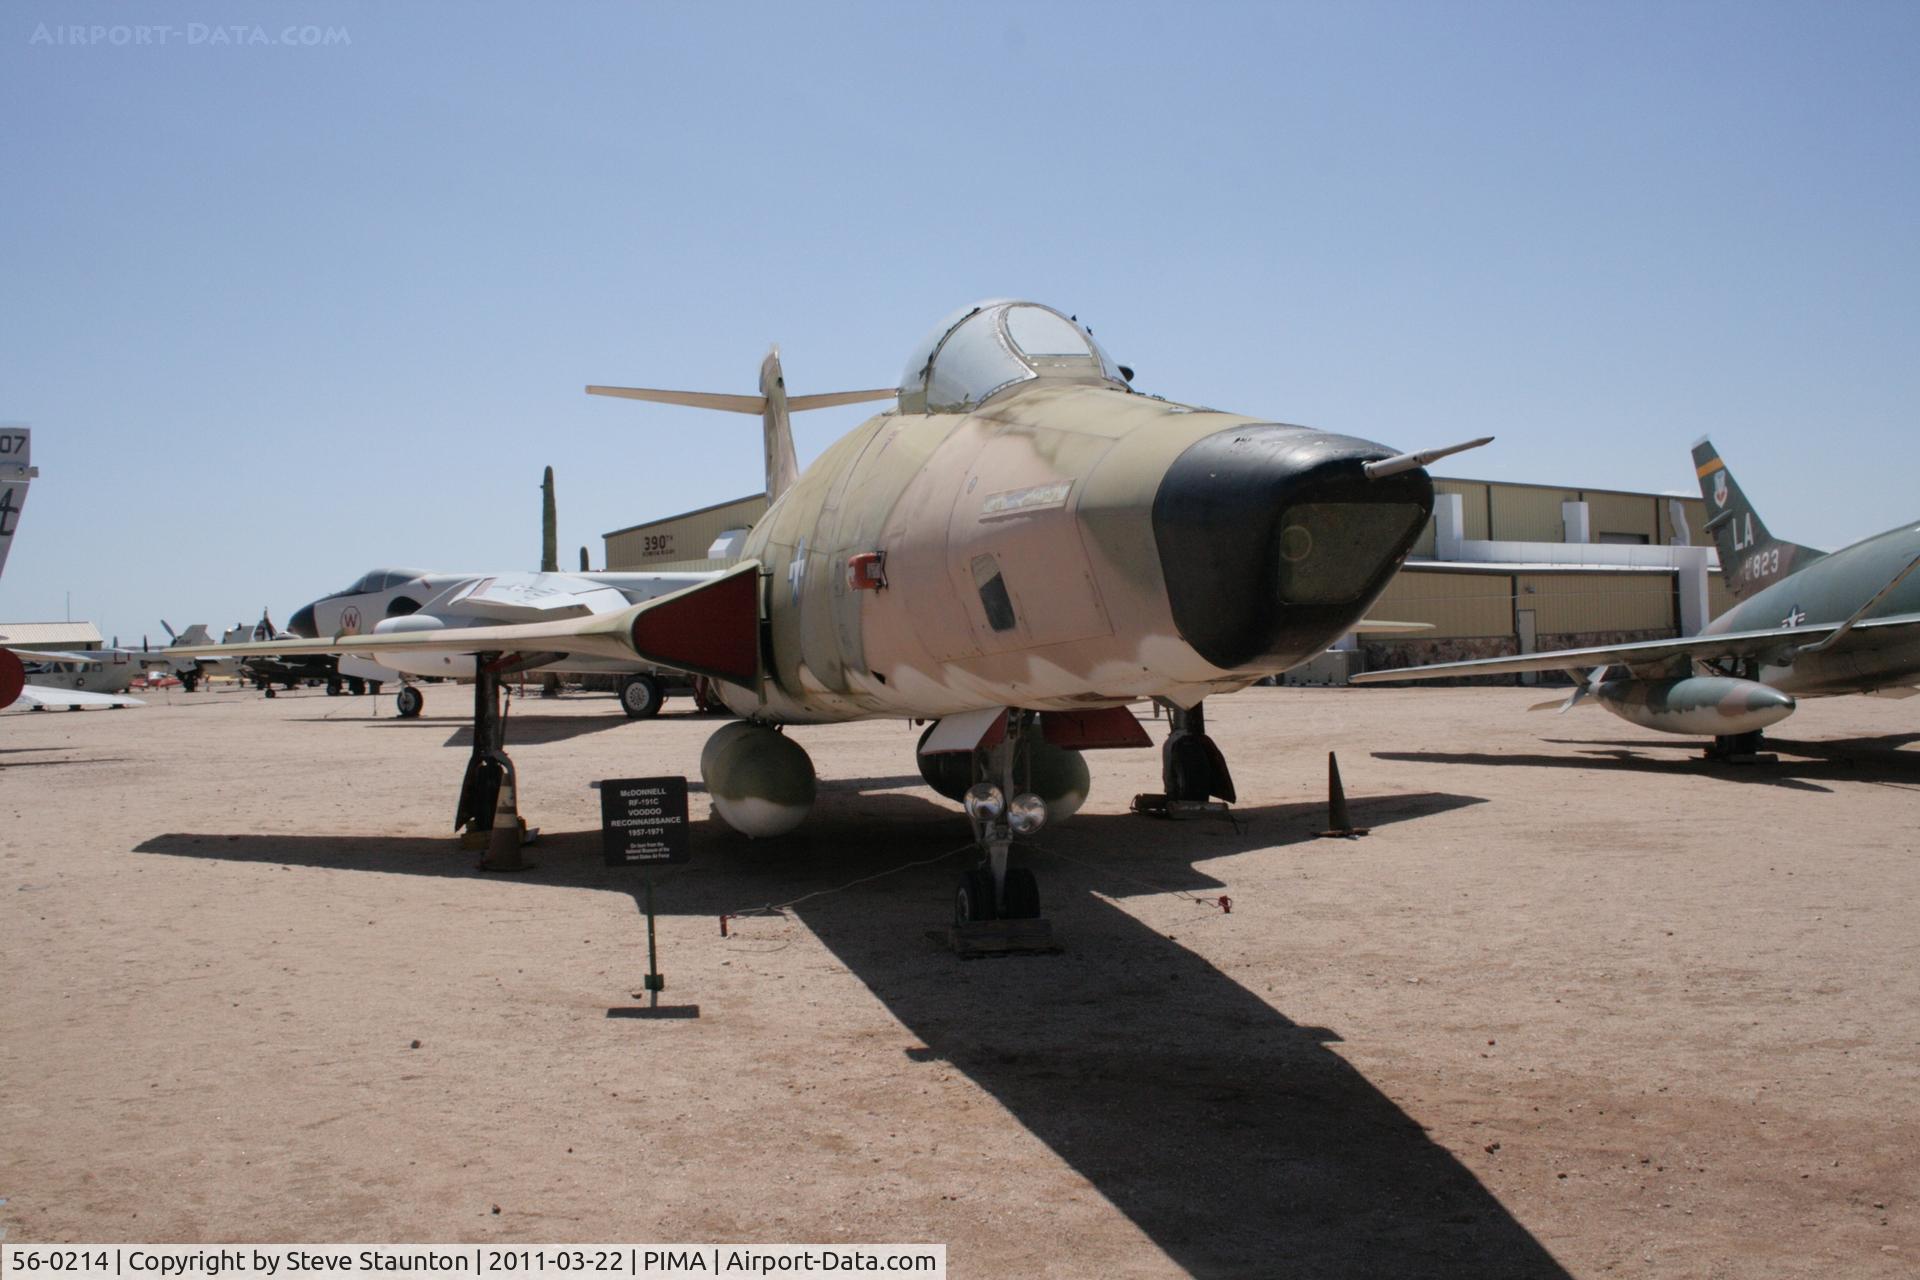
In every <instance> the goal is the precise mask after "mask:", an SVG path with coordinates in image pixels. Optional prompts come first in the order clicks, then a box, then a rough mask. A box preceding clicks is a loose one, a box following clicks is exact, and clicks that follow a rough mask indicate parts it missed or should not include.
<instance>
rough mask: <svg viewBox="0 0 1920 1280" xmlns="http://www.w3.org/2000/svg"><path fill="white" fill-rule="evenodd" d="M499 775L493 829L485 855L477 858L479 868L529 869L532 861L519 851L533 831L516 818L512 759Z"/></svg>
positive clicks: (529, 838)
mask: <svg viewBox="0 0 1920 1280" xmlns="http://www.w3.org/2000/svg"><path fill="white" fill-rule="evenodd" d="M504 763H505V768H504V769H502V771H501V774H500V790H499V792H498V793H497V799H496V800H495V802H494V806H493V831H492V832H491V833H490V834H489V836H488V839H487V853H486V856H485V857H483V858H481V859H480V869H481V870H482V871H530V870H532V869H533V862H532V860H531V859H529V858H528V857H527V856H526V854H525V853H524V852H523V850H524V849H525V847H526V846H527V845H528V844H530V843H531V842H532V840H533V833H532V832H530V831H528V830H527V824H526V823H525V822H524V821H522V820H521V818H520V807H519V797H518V795H517V794H516V789H515V787H514V781H513V762H512V761H510V760H509V761H505V762H504Z"/></svg>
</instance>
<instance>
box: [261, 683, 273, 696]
mask: <svg viewBox="0 0 1920 1280" xmlns="http://www.w3.org/2000/svg"><path fill="white" fill-rule="evenodd" d="M260 689H261V692H263V693H265V694H266V695H267V696H268V697H269V698H271V697H272V696H273V686H272V685H270V684H263V685H261V686H260Z"/></svg>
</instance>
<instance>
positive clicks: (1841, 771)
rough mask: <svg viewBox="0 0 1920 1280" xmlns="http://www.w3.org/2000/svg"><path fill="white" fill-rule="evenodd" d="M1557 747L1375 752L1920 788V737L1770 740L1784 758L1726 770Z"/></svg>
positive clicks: (1676, 758)
mask: <svg viewBox="0 0 1920 1280" xmlns="http://www.w3.org/2000/svg"><path fill="white" fill-rule="evenodd" d="M1541 741H1542V742H1543V743H1546V744H1549V745H1552V746H1561V747H1574V748H1578V750H1577V751H1576V752H1575V753H1574V754H1571V755H1547V754H1544V753H1529V754H1516V753H1504V752H1503V753H1487V752H1471V751H1376V752H1374V753H1373V756H1374V758H1375V759H1378V760H1403V761H1409V762H1414V763H1422V764H1470V765H1494V766H1507V767H1517V768H1526V767H1533V768H1550V769H1599V770H1609V769H1613V770H1625V771H1629V772H1639V773H1665V774H1687V775H1697V776H1700V777H1704V778H1712V779H1715V780H1718V781H1721V782H1736V783H1744V784H1746V785H1749V786H1772V787H1782V788H1785V789H1787V790H1791V791H1814V792H1826V793H1830V792H1831V791H1832V790H1833V788H1832V787H1829V786H1823V785H1821V783H1824V782H1875V783H1893V784H1906V785H1913V786H1920V753H1916V752H1903V751H1901V750H1899V748H1900V747H1902V746H1904V745H1906V744H1908V743H1911V742H1914V741H1920V734H1890V735H1887V736H1886V737H1876V738H1849V739H1841V740H1836V741H1832V742H1800V741H1795V740H1789V739H1786V738H1768V739H1767V740H1766V744H1765V746H1764V747H1763V748H1762V750H1764V751H1767V752H1772V753H1776V754H1777V755H1778V757H1779V758H1778V759H1777V760H1775V761H1772V762H1768V763H1759V764H1726V763H1720V762H1717V761H1709V760H1703V759H1701V758H1700V751H1701V749H1702V747H1703V746H1704V745H1705V744H1704V742H1701V741H1692V740H1676V741H1674V742H1672V743H1657V742H1647V741H1646V740H1644V739H1642V740H1638V741H1633V740H1607V739H1590V738H1543V739H1541Z"/></svg>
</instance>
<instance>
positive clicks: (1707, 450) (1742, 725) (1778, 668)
mask: <svg viewBox="0 0 1920 1280" xmlns="http://www.w3.org/2000/svg"><path fill="white" fill-rule="evenodd" d="M1693 461H1694V469H1695V471H1696V473H1697V474H1698V476H1699V480H1700V492H1701V493H1702V494H1703V495H1704V496H1705V497H1706V500H1707V507H1708V510H1710V511H1711V512H1712V513H1713V514H1712V516H1711V517H1710V518H1709V519H1708V521H1707V530H1708V532H1710V533H1712V534H1713V537H1714V543H1715V546H1716V547H1717V548H1718V550H1719V553H1720V571H1721V574H1722V577H1723V578H1724V580H1725V582H1726V584H1727V589H1728V590H1729V591H1731V592H1732V593H1733V595H1734V598H1735V600H1736V603H1735V604H1734V606H1733V607H1732V608H1731V609H1728V610H1727V611H1726V612H1725V613H1723V614H1721V615H1720V616H1719V617H1717V618H1715V619H1714V620H1713V621H1712V622H1710V623H1708V624H1707V626H1706V628H1705V629H1704V630H1702V631H1701V633H1700V634H1699V635H1697V636H1682V637H1681V638H1679V639H1677V640H1649V641H1642V642H1638V643H1633V644H1616V645H1602V646H1598V647H1595V648H1591V649H1562V650H1558V651H1555V652H1551V653H1530V654H1527V655H1525V656H1524V657H1516V658H1481V659H1477V660H1473V661H1468V662H1446V663H1440V664H1437V665H1435V666H1430V667H1405V668H1400V669H1396V670H1389V671H1369V672H1366V673H1365V674H1363V675H1358V676H1355V677H1354V678H1353V682H1354V683H1355V684H1379V683H1385V682H1388V681H1397V680H1437V679H1442V678H1445V677H1448V676H1482V675H1498V674H1501V673H1504V672H1519V671H1566V672H1568V673H1569V674H1572V675H1573V676H1575V678H1576V679H1577V680H1578V683H1577V684H1576V686H1575V688H1574V691H1573V693H1572V695H1571V696H1569V697H1568V698H1567V699H1566V700H1565V701H1564V702H1545V703H1541V704H1539V705H1538V706H1537V707H1536V708H1535V710H1544V709H1548V708H1553V707H1558V708H1559V709H1560V710H1563V711H1564V710H1566V709H1568V708H1570V707H1572V706H1574V705H1576V704H1578V703H1581V702H1585V701H1588V700H1591V701H1593V702H1595V703H1597V704H1599V705H1600V706H1603V707H1605V708H1606V709H1607V710H1609V711H1611V712H1613V713H1614V714H1615V715H1617V716H1619V717H1620V718H1621V719H1623V720H1627V721H1629V722H1631V723H1633V724H1637V725H1640V726H1642V727H1644V728H1648V729H1660V730H1663V731H1665V732H1667V733H1686V734H1700V735H1711V736H1712V737H1713V747H1712V748H1711V749H1710V750H1709V751H1708V752H1707V754H1708V755H1709V756H1710V757H1712V758H1715V759H1735V760H1737V759H1745V758H1750V757H1752V756H1753V755H1754V754H1755V752H1756V751H1757V750H1758V749H1759V745H1760V735H1761V732H1762V731H1763V730H1764V729H1766V727H1767V726H1769V725H1772V724H1777V723H1779V722H1780V721H1781V720H1784V719H1785V718H1786V717H1787V716H1788V715H1790V714H1792V712H1793V709H1794V705H1795V703H1794V699H1795V698H1796V697H1802V698H1820V697H1831V696H1834V695H1837V694H1845V693H1865V694H1873V695H1877V696H1880V697H1891V698H1907V697H1912V696H1913V695H1914V694H1916V693H1920V688H1916V687H1915V686H1916V684H1920V576H1916V575H1915V574H1914V572H1913V571H1914V569H1915V567H1916V566H1920V525H1916V524H1912V523H1908V524H1903V525H1901V526H1900V527H1899V528H1897V529H1890V530H1888V531H1887V532H1886V533H1882V534H1876V535H1875V536H1873V537H1871V538H1867V539H1864V540H1862V541H1860V542H1856V543H1854V544H1853V545H1852V546H1848V547H1843V548H1841V549H1840V550H1838V551H1835V552H1833V553H1832V554H1826V553H1824V552H1820V551H1815V550H1813V549H1812V548H1811V547H1803V546H1800V545H1799V544H1797V543H1792V542H1786V541H1782V540H1781V539H1779V538H1776V537H1774V536H1773V534H1772V533H1770V532H1768V530H1767V526H1766V522H1765V521H1763V520H1761V518H1760V514H1759V512H1757V511H1755V510H1754V507H1753V504H1752V503H1751V502H1749V501H1748V500H1747V496H1746V494H1745V493H1743V492H1742V491H1741V489H1740V486H1739V485H1738V484H1737V483H1735V481H1734V478H1733V473H1732V472H1731V471H1730V470H1728V469H1727V464H1726V463H1724V462H1722V461H1721V460H1720V455H1719V454H1718V453H1717V452H1715V450H1714V447H1713V444H1712V442H1711V441H1709V440H1707V439H1706V438H1705V437H1702V438H1701V439H1700V440H1698V441H1697V442H1695V444H1694V446H1693ZM1615 668H1624V669H1625V674H1624V675H1618V676H1609V674H1608V673H1609V672H1610V671H1612V670H1614V669H1615Z"/></svg>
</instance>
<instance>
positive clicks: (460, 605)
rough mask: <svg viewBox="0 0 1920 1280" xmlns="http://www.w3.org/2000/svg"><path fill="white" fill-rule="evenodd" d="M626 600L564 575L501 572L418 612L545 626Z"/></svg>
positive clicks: (621, 606) (466, 585) (623, 605)
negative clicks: (532, 623)
mask: <svg viewBox="0 0 1920 1280" xmlns="http://www.w3.org/2000/svg"><path fill="white" fill-rule="evenodd" d="M626 607H627V598H626V597H625V596H623V595H621V594H620V593H619V592H618V591H616V590H614V589H613V588H612V587H609V586H605V585H603V584H601V583H598V582H591V581H588V580H587V579H585V578H577V577H574V576H573V575H571V574H563V573H502V574H495V575H494V576H492V577H488V578H479V579H475V580H473V581H471V582H466V583H463V584H461V585H460V586H458V587H456V588H454V589H453V590H451V591H449V592H448V593H446V594H445V595H442V596H438V597H436V598H435V599H433V600H432V601H429V602H428V603H427V604H426V605H425V606H423V608H422V609H421V612H423V613H433V614H442V613H444V614H446V615H448V616H452V617H460V618H472V619H475V620H477V621H483V622H489V623H495V622H497V623H502V624H506V623H518V622H546V621H550V620H553V619H555V618H561V617H566V616H569V615H573V614H586V613H616V612H618V611H620V610H622V609H625V608H626Z"/></svg>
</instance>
